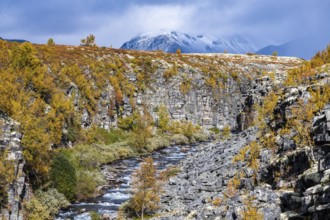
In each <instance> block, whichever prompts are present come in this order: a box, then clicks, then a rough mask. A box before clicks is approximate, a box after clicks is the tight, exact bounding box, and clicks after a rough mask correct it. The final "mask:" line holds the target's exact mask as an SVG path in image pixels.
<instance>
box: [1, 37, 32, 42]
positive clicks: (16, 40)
mask: <svg viewBox="0 0 330 220" xmlns="http://www.w3.org/2000/svg"><path fill="white" fill-rule="evenodd" d="M0 40H5V41H8V42H17V43H24V42H28V41H27V40H22V39H4V38H2V37H0Z"/></svg>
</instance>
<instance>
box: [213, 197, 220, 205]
mask: <svg viewBox="0 0 330 220" xmlns="http://www.w3.org/2000/svg"><path fill="white" fill-rule="evenodd" d="M221 203H222V199H221V198H219V197H217V198H215V199H213V200H212V205H214V206H220V205H221Z"/></svg>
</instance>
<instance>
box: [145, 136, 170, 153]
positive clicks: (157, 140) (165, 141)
mask: <svg viewBox="0 0 330 220" xmlns="http://www.w3.org/2000/svg"><path fill="white" fill-rule="evenodd" d="M169 145H170V141H169V138H168V137H165V136H155V137H152V138H148V139H147V150H148V151H149V152H151V151H154V150H157V149H159V148H162V147H167V146H169Z"/></svg>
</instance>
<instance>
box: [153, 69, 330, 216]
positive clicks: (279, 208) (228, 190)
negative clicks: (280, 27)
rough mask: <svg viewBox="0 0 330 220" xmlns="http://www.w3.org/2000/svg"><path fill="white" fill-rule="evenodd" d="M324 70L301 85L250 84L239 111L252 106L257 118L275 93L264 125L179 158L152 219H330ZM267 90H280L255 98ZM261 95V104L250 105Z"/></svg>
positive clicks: (329, 84)
mask: <svg viewBox="0 0 330 220" xmlns="http://www.w3.org/2000/svg"><path fill="white" fill-rule="evenodd" d="M325 69H326V71H325V72H322V73H320V74H316V75H315V76H313V77H310V78H306V79H305V81H304V83H302V84H300V85H299V86H287V85H285V83H284V84H282V83H279V84H277V86H276V87H274V86H271V84H269V83H267V80H265V83H261V84H259V86H260V85H263V86H262V87H261V88H263V89H261V90H260V89H257V88H258V87H254V90H253V89H252V90H250V96H248V98H247V99H246V104H245V105H244V107H245V108H243V111H242V113H241V116H240V117H242V114H243V116H244V117H245V115H247V114H248V113H251V112H252V115H253V117H254V118H255V119H256V118H257V116H258V114H259V115H261V114H262V112H265V111H266V110H265V109H266V108H268V106H267V104H265V103H268V104H269V103H270V102H271V100H270V99H272V98H274V97H279V99H278V100H273V103H274V109H272V110H271V111H270V112H269V115H268V116H267V114H264V115H263V118H262V123H261V124H262V125H259V126H258V127H249V128H248V129H246V130H244V131H243V132H240V133H238V134H233V135H232V136H231V137H230V138H229V139H227V140H225V141H222V142H219V143H213V144H210V145H209V146H205V147H201V148H200V149H199V151H198V152H197V153H196V154H195V155H193V156H191V157H190V158H187V159H186V160H184V161H183V162H182V164H181V166H180V167H181V169H182V172H181V173H179V174H178V175H177V176H176V177H174V178H172V179H170V181H169V183H168V184H167V185H166V186H165V193H164V195H163V196H162V200H161V210H160V211H159V215H160V216H162V217H160V218H155V219H251V218H252V219H267V220H268V219H291V220H293V219H306V218H308V219H328V218H329V217H330V216H329V212H330V211H329V210H330V209H329V200H328V198H329V190H328V188H329V183H330V181H329V168H330V167H329V149H328V148H329V144H330V140H329V126H330V125H329V117H330V116H329V114H330V109H329V104H330V103H328V104H327V105H326V106H325V107H324V109H321V110H320V111H318V112H317V110H318V107H317V106H319V105H320V106H323V105H324V104H326V103H327V102H329V101H330V99H329V98H330V97H329V95H330V94H329V88H330V74H329V72H327V71H328V70H327V68H325ZM259 82H260V81H259ZM261 82H263V81H261ZM268 86H269V87H268ZM266 88H268V89H266ZM271 91H276V94H277V96H275V95H274V94H273V96H269V97H271V98H269V97H268V98H266V97H265V98H264V99H260V98H259V99H258V98H256V97H260V94H263V93H264V94H267V93H270V92H271ZM261 96H262V95H261ZM258 100H259V102H263V105H262V106H263V108H262V109H261V110H259V111H255V110H256V106H257V105H256V104H257V103H258ZM248 103H250V104H248ZM320 103H322V104H320ZM248 106H250V108H247V107H248ZM253 106H254V107H253ZM250 109H252V110H250ZM253 109H254V110H253ZM314 114H315V117H314ZM313 117H314V119H313ZM312 122H313V123H312ZM257 124H258V123H257ZM244 127H245V126H241V128H242V129H244Z"/></svg>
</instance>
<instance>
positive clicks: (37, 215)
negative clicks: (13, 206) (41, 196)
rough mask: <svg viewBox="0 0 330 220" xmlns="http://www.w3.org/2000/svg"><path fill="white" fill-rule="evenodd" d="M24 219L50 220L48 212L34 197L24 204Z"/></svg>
mask: <svg viewBox="0 0 330 220" xmlns="http://www.w3.org/2000/svg"><path fill="white" fill-rule="evenodd" d="M24 208H25V219H28V220H41V219H43V220H48V219H49V220H50V219H51V218H50V212H49V210H48V209H47V207H46V206H44V205H43V204H42V203H41V202H40V201H39V200H38V199H37V198H36V197H32V198H31V199H30V201H28V202H27V203H25V204H24Z"/></svg>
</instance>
